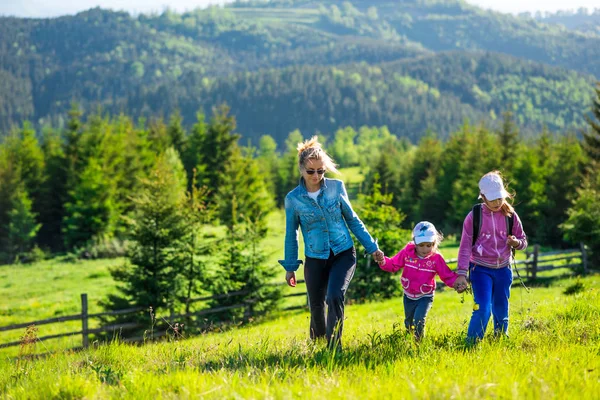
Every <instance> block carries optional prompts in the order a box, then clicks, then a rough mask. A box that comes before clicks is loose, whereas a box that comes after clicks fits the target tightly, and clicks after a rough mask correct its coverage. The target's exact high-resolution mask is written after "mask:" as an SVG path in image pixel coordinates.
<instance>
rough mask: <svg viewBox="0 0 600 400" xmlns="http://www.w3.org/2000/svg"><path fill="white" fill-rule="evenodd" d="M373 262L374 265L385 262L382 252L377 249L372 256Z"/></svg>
mask: <svg viewBox="0 0 600 400" xmlns="http://www.w3.org/2000/svg"><path fill="white" fill-rule="evenodd" d="M372 256H373V260H375V262H376V263H378V264H381V263H382V262H384V261H385V254H383V251H381V250H379V249H377V250H376V251H375V252H374V253H373V254H372Z"/></svg>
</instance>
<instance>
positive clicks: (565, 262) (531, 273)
mask: <svg viewBox="0 0 600 400" xmlns="http://www.w3.org/2000/svg"><path fill="white" fill-rule="evenodd" d="M539 249H540V248H539V245H534V246H533V249H532V251H531V252H527V259H526V260H517V261H515V264H516V265H515V267H516V268H518V269H520V270H521V271H522V269H521V267H523V268H524V270H525V272H526V276H527V278H529V279H532V280H535V279H536V278H537V277H538V273H539V272H543V271H549V270H557V269H563V268H566V269H577V268H578V269H580V270H581V272H583V273H587V272H588V265H587V253H586V250H585V247H584V246H583V244H582V245H580V248H578V249H568V250H560V251H552V252H545V253H540V251H539ZM456 262H457V260H456V259H450V260H447V263H448V264H453V263H456ZM297 283H298V284H300V283H304V280H298V281H297ZM283 284H285V283H283ZM274 285H281V284H274ZM439 286H440V287H442V286H443V284H439ZM245 294H248V292H245V291H236V292H230V293H225V294H221V295H214V296H206V297H199V298H195V299H190V300H189V303H196V302H200V301H209V300H218V299H223V298H227V297H232V296H237V295H245ZM297 296H306V293H305V292H304V291H302V292H297V293H291V294H287V295H284V296H283V297H284V298H290V297H297ZM247 306H248V303H240V304H234V305H230V306H222V307H213V308H208V309H203V310H199V311H195V312H190V313H186V314H178V315H177V314H175V313H174V312H173V311H172V310H171V311H170V315H169V319H168V320H169V323H173V321H175V320H181V319H185V318H190V317H199V316H205V315H210V314H217V313H220V312H223V311H227V310H232V309H239V308H243V307H247ZM304 307H305V306H292V307H287V308H285V309H284V310H293V309H299V308H304ZM141 311H147V309H146V308H145V307H135V308H128V309H123V310H116V311H107V312H101V313H96V314H89V313H88V297H87V294H86V293H83V294H82V295H81V313H80V314H74V315H66V316H63V317H55V318H48V319H44V320H39V321H31V322H26V323H22V324H14V325H9V326H3V327H0V332H4V331H11V330H16V329H23V328H27V327H29V326H31V325H35V326H40V325H46V324H55V323H62V322H66V321H75V320H81V330H80V331H76V332H67V333H59V334H55V335H48V336H42V337H38V338H37V340H38V341H43V340H49V339H56V338H61V337H66V336H75V335H81V344H82V346H81V347H83V348H86V347H88V346H89V337H90V335H94V334H99V333H105V332H115V331H121V330H128V329H138V328H143V327H144V326H145V325H143V324H141V323H138V322H127V323H122V324H115V325H107V326H103V327H100V328H94V329H90V328H89V320H90V319H92V318H99V317H104V316H115V315H123V314H133V313H139V312H141ZM141 339H142V338H129V339H126V340H129V341H135V340H141ZM19 344H21V341H13V342H9V343H2V344H0V349H1V348H5V347H11V346H18V345H19Z"/></svg>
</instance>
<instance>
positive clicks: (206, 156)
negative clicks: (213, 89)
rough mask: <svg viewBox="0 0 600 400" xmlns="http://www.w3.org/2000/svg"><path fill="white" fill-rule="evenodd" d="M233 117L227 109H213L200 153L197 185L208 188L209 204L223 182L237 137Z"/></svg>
mask: <svg viewBox="0 0 600 400" xmlns="http://www.w3.org/2000/svg"><path fill="white" fill-rule="evenodd" d="M235 128H236V122H235V117H233V116H231V115H229V107H227V106H225V105H223V106H221V107H219V108H217V109H215V111H214V114H213V117H212V119H211V121H210V124H209V126H208V130H207V132H206V137H205V139H204V141H203V143H202V147H201V151H200V157H201V158H200V162H199V165H198V181H199V182H198V183H199V184H200V185H202V186H206V187H208V188H209V189H210V190H212V191H211V192H209V193H208V200H209V202H212V201H214V197H215V196H216V191H217V190H218V188H220V187H221V185H222V184H223V183H224V181H225V179H226V178H225V173H224V170H225V169H226V168H227V166H228V164H229V161H230V158H231V156H232V153H233V151H234V148H235V145H236V143H237V141H238V139H239V137H240V136H239V135H238V134H236V133H234V131H235Z"/></svg>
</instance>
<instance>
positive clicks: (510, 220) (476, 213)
mask: <svg viewBox="0 0 600 400" xmlns="http://www.w3.org/2000/svg"><path fill="white" fill-rule="evenodd" d="M481 207H482V204H481V203H479V204H475V205H474V206H473V244H472V245H471V246H475V241H476V240H477V237H478V236H479V229H480V228H481V214H482V211H481ZM505 218H506V226H507V227H508V230H507V234H508V235H512V230H513V226H514V224H515V213H514V212H513V214H512V215H511V216H510V217H505Z"/></svg>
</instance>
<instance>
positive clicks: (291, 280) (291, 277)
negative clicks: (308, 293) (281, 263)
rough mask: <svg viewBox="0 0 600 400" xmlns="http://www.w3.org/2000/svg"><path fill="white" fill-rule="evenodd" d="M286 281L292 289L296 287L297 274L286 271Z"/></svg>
mask: <svg viewBox="0 0 600 400" xmlns="http://www.w3.org/2000/svg"><path fill="white" fill-rule="evenodd" d="M285 280H286V282H287V284H288V285H290V286H291V287H296V273H295V272H294V271H286V273H285Z"/></svg>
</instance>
